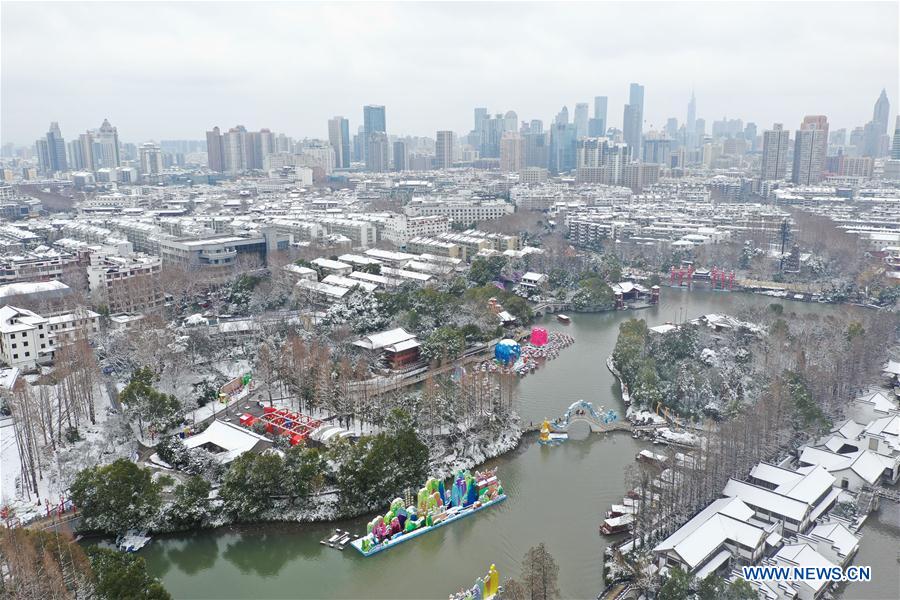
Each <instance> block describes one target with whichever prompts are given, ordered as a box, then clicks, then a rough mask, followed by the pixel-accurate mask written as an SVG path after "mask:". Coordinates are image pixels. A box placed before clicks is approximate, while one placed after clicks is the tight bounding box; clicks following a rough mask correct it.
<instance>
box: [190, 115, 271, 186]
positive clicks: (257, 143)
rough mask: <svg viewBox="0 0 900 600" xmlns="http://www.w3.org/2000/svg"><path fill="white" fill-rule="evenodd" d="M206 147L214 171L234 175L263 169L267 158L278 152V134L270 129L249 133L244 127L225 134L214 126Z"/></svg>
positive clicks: (240, 126) (235, 128)
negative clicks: (276, 135) (276, 150)
mask: <svg viewBox="0 0 900 600" xmlns="http://www.w3.org/2000/svg"><path fill="white" fill-rule="evenodd" d="M206 148H207V156H208V162H209V168H210V170H211V171H216V172H219V173H230V174H235V173H242V172H244V171H252V170H254V169H259V170H261V169H263V168H264V166H265V159H266V157H267V156H269V155H271V154H274V153H275V148H276V146H275V134H274V133H272V132H271V131H270V130H268V129H260V130H259V131H247V128H246V127H244V126H243V125H237V126H235V127H232V128H231V129H229V130H228V131H226V132H225V133H222V132H221V131H220V130H219V128H218V127H213V129H212V130H211V131H207V132H206Z"/></svg>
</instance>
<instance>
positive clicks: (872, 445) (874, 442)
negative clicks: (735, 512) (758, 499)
mask: <svg viewBox="0 0 900 600" xmlns="http://www.w3.org/2000/svg"><path fill="white" fill-rule="evenodd" d="M15 347H16V345H15V344H13V348H15ZM869 450H878V439H877V438H871V437H870V438H869Z"/></svg>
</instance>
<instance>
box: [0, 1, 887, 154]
mask: <svg viewBox="0 0 900 600" xmlns="http://www.w3.org/2000/svg"><path fill="white" fill-rule="evenodd" d="M208 6H209V4H201V5H199V6H195V5H191V4H183V5H171V4H167V3H154V5H153V7H147V6H146V5H144V4H136V3H129V5H128V8H127V9H126V10H124V11H123V10H121V9H120V7H119V6H117V5H111V6H103V5H100V4H91V5H84V4H80V3H71V4H67V5H54V6H53V7H52V8H50V7H48V6H45V5H41V4H30V5H27V6H23V5H16V4H8V3H7V4H4V6H3V16H4V18H3V21H2V34H3V35H2V39H3V42H2V45H3V53H2V66H3V68H2V71H3V75H2V77H3V86H2V123H3V127H2V142H3V143H8V142H13V143H15V144H22V145H30V144H33V143H34V139H35V138H36V137H39V136H41V135H44V134H45V133H46V131H47V126H48V123H50V122H52V121H55V122H58V123H59V127H60V129H61V130H62V134H63V136H64V137H65V138H66V139H67V140H68V139H74V138H75V137H76V136H77V135H78V134H80V133H81V132H84V131H86V130H87V129H89V128H94V127H96V123H97V122H100V121H102V120H103V119H104V118H108V119H109V121H110V122H112V123H114V124H116V126H117V127H118V129H119V131H120V132H121V133H120V136H121V137H122V138H123V139H127V140H130V141H132V142H143V141H146V140H161V139H203V136H204V132H205V131H207V130H208V129H209V128H211V127H212V126H213V125H215V124H217V123H218V124H220V125H222V124H228V125H229V126H230V125H231V124H238V123H239V124H242V125H245V126H246V127H247V129H248V130H256V129H262V128H270V129H272V130H273V131H280V132H285V133H286V134H288V135H291V136H293V137H309V138H318V139H328V130H327V123H328V120H329V119H331V118H332V117H334V116H335V115H341V116H343V117H344V118H346V119H348V120H349V128H350V131H356V130H357V128H358V127H359V126H360V125H362V124H363V118H362V117H363V109H362V107H363V106H364V105H369V104H378V105H384V106H386V108H387V112H388V113H390V116H389V117H388V121H389V123H388V127H387V131H388V133H389V134H391V135H419V136H428V137H434V136H435V133H436V131H438V130H449V131H453V132H455V133H465V132H468V131H469V130H470V129H471V128H472V120H471V114H472V109H473V107H477V106H484V107H487V108H488V113H489V114H496V113H505V112H506V111H509V110H513V111H515V112H516V113H517V115H518V117H519V119H520V121H530V120H532V119H540V120H542V121H544V123H545V125H549V124H550V122H551V121H552V116H553V115H555V114H556V113H557V112H558V111H559V108H560V106H562V105H565V106H567V107H568V108H569V111H570V114H574V109H575V106H576V104H578V103H589V104H590V103H592V102H593V100H594V98H595V96H606V97H608V116H609V117H608V123H607V126H609V127H616V128H619V129H621V128H622V125H623V124H622V121H621V118H622V107H623V106H624V105H625V104H626V103H628V101H629V97H628V96H629V85H630V84H631V83H635V82H636V83H639V84H640V85H642V86H644V88H645V90H646V95H645V98H644V108H643V114H644V118H643V123H642V125H643V127H642V130H643V132H645V133H646V132H647V131H650V130H657V131H661V130H663V129H664V128H665V126H666V120H667V119H668V118H669V117H675V118H677V119H678V121H679V123H683V122H684V121H685V119H686V108H687V103H688V101H689V100H690V97H691V93H692V90H693V92H694V93H695V94H696V97H697V117H698V118H701V117H702V118H704V119H705V120H706V122H707V123H711V122H712V121H713V120H718V119H721V118H722V117H725V116H727V117H729V118H741V119H743V120H744V121H745V122H755V123H756V124H757V126H758V128H759V130H760V131H762V130H764V129H767V128H769V127H771V125H772V123H774V122H783V123H785V125H786V126H787V127H788V128H790V129H795V128H796V127H797V124H799V123H800V122H801V120H802V118H803V117H804V116H805V115H807V114H824V115H827V116H828V119H829V122H830V123H831V124H832V129H840V128H846V129H852V128H853V127H855V126H857V125H861V124H864V123H865V122H867V121H868V120H870V119H871V110H872V108H871V107H872V99H873V98H875V97H877V96H878V94H879V93H880V91H881V90H882V89H886V90H887V95H888V97H889V98H892V99H893V98H897V97H898V94H897V93H896V90H897V88H898V83H897V82H898V76H897V72H898V69H897V68H894V69H890V68H888V69H884V68H883V66H884V64H885V60H888V61H890V60H891V58H889V57H893V61H894V64H895V66H896V64H897V63H896V61H897V59H896V52H894V51H893V50H895V49H896V46H897V32H896V28H895V27H893V24H894V23H896V18H897V6H896V4H891V3H867V4H854V5H853V6H852V7H842V6H841V5H821V6H818V7H817V11H816V15H815V17H814V18H813V21H812V23H814V24H818V25H820V26H819V27H812V26H809V23H807V24H806V25H807V26H805V27H803V28H801V27H798V26H796V25H795V24H796V23H799V22H800V21H799V19H800V18H801V17H802V18H803V19H804V20H805V21H808V20H809V16H808V15H807V14H806V12H805V10H804V5H802V4H801V5H794V4H791V5H787V6H783V5H779V9H778V10H779V14H780V15H782V16H785V17H790V18H785V19H774V20H771V21H767V20H766V19H767V15H769V13H770V12H771V11H770V10H769V9H770V8H771V6H772V5H771V4H769V5H768V6H762V5H759V4H752V3H748V4H745V5H744V8H745V9H746V10H745V11H742V15H741V20H740V23H738V22H734V25H735V26H738V25H740V27H741V28H742V29H744V30H746V31H751V30H752V29H753V27H761V26H762V25H763V24H766V25H767V29H766V30H765V31H766V34H765V36H764V37H763V38H760V39H757V40H756V41H755V42H754V41H753V40H752V39H751V40H744V39H743V38H740V36H738V38H735V36H734V35H732V34H731V33H718V34H717V33H713V32H711V31H707V30H708V29H710V30H711V29H715V27H710V24H718V25H721V26H723V27H725V28H726V30H727V24H728V20H727V19H729V18H730V19H734V11H733V10H731V9H729V8H727V7H725V8H724V10H720V9H719V8H718V7H716V6H709V7H704V11H705V12H708V14H705V15H704V17H705V19H704V24H700V23H696V22H694V21H695V20H696V19H693V18H689V17H687V16H685V15H692V14H693V13H692V11H684V10H683V7H682V9H681V10H675V8H676V7H675V6H674V5H672V6H671V7H668V6H667V5H661V6H660V7H659V10H658V11H656V10H654V11H653V16H650V17H648V16H647V15H648V11H646V10H643V9H641V8H640V7H637V8H632V7H628V6H623V5H621V4H616V3H602V4H599V5H593V4H591V5H588V4H575V5H571V9H572V10H577V11H579V12H580V13H583V14H584V15H597V17H598V18H601V17H602V18H603V19H604V20H611V21H616V20H627V19H628V18H629V16H632V15H633V16H637V15H638V14H641V15H642V18H641V27H640V28H638V29H633V28H624V29H630V34H631V35H639V37H643V38H644V39H645V42H646V43H644V42H642V43H640V44H639V48H637V49H634V48H631V49H622V48H620V46H621V40H622V39H623V38H622V36H623V35H625V34H624V33H623V32H620V31H618V29H621V28H611V30H610V31H605V32H604V35H603V36H602V39H599V38H596V36H595V37H594V39H592V40H591V41H592V44H585V43H584V42H582V41H579V39H578V38H580V37H582V36H579V35H577V33H578V32H579V31H580V28H582V27H585V26H586V25H589V24H590V22H591V21H592V19H591V18H586V19H571V18H570V17H567V14H568V15H570V14H571V13H566V12H565V11H563V14H562V15H558V14H554V11H552V10H550V9H549V8H548V7H542V6H520V5H513V4H508V5H503V6H502V7H496V6H492V5H485V6H484V7H482V8H483V10H484V11H485V17H486V18H485V20H484V22H485V23H487V22H489V21H490V19H488V18H487V17H488V16H490V15H491V14H493V13H500V14H502V15H504V16H503V18H504V19H505V20H506V21H507V23H508V24H509V26H510V30H511V31H516V30H520V31H522V32H523V34H524V33H527V32H528V31H540V32H541V35H542V36H543V37H542V44H541V46H540V47H538V46H534V45H529V44H528V39H527V38H528V36H527V35H522V36H520V37H521V39H519V38H515V39H512V40H504V41H509V42H510V43H508V44H506V45H505V46H504V47H503V48H502V49H501V50H500V51H498V52H496V53H489V52H481V51H480V50H484V49H485V46H484V44H485V43H486V42H485V41H484V40H482V41H480V42H479V41H478V40H476V39H474V38H477V37H479V36H482V37H484V36H487V37H488V38H490V34H489V33H488V32H489V30H488V29H486V28H484V27H482V26H481V25H476V26H474V27H472V28H470V30H463V29H459V30H455V29H453V26H454V24H456V23H461V22H462V20H461V19H460V20H457V18H456V17H454V16H453V10H458V8H456V9H447V8H446V7H443V6H441V5H413V4H410V5H402V6H398V5H393V4H375V5H364V6H362V5H361V6H351V5H348V4H342V5H319V4H304V5H299V6H298V5H283V4H282V5H270V4H263V5H261V6H259V5H255V8H254V11H252V13H253V14H252V15H251V16H249V22H248V20H247V19H246V18H242V20H241V21H240V22H242V24H243V25H246V26H247V27H248V28H252V27H256V28H258V29H260V30H265V31H266V32H267V33H266V35H264V36H263V35H261V36H259V37H258V38H253V48H254V51H253V52H247V51H244V52H243V53H240V52H238V50H239V49H240V48H236V47H235V44H234V43H232V42H233V41H234V40H235V39H236V37H237V36H238V35H240V34H241V32H239V31H236V30H234V28H233V26H231V23H233V22H238V21H236V20H231V19H230V18H229V15H232V13H233V11H241V10H242V8H243V7H242V5H241V4H239V3H233V4H231V3H229V4H224V5H222V10H216V11H208V10H205V8H207V7H208ZM805 6H808V5H805ZM707 8H708V11H707ZM480 10H481V9H480ZM638 11H641V12H638ZM744 13H746V14H744ZM126 14H127V15H128V16H129V20H135V16H134V15H135V14H138V15H139V16H140V19H139V20H141V21H142V22H145V23H151V24H156V25H158V27H156V28H154V27H148V28H147V29H148V30H151V29H152V30H153V33H152V34H151V33H141V34H134V32H132V31H130V29H129V28H128V27H124V26H123V27H122V28H117V27H116V25H117V24H118V23H120V22H122V20H123V17H124V16H125V15H126ZM242 15H243V16H244V17H247V14H246V12H242ZM313 15H314V16H315V17H316V18H315V19H310V18H309V17H310V16H313ZM769 16H770V15H769ZM45 17H46V18H45ZM100 18H102V19H103V20H104V23H107V24H108V25H109V27H108V33H107V31H105V32H104V36H102V37H100V38H95V39H93V41H92V44H90V45H88V46H89V48H88V50H90V55H88V54H85V55H83V56H82V55H81V54H80V52H82V50H81V48H77V46H78V44H75V43H74V41H71V40H73V39H74V38H73V36H77V35H78V32H79V31H83V30H84V28H86V27H88V26H89V25H90V24H91V23H94V24H95V23H96V21H97V19H100ZM421 19H428V20H429V22H434V23H441V27H442V28H445V29H447V30H448V33H450V32H452V33H450V35H449V40H448V41H447V42H444V41H442V42H441V44H445V43H446V44H449V46H448V47H447V48H444V50H446V51H447V52H449V54H448V55H447V56H449V57H452V58H453V60H450V59H449V58H438V59H436V58H435V56H436V53H431V52H429V53H422V56H417V54H418V53H415V52H412V53H408V54H406V55H404V57H405V58H404V60H402V61H398V60H397V59H396V58H395V57H396V54H393V57H392V56H391V54H392V53H393V51H394V50H395V46H394V44H395V42H394V40H395V37H396V35H397V34H399V33H400V32H404V36H403V40H404V41H405V42H406V43H407V44H410V45H411V47H415V45H416V44H417V43H418V42H417V41H416V40H418V39H419V36H421V35H423V34H422V33H420V32H417V31H414V29H415V28H410V27H409V23H410V22H411V20H421ZM560 19H562V20H563V21H565V22H567V23H568V25H567V27H568V28H569V30H568V31H566V35H559V34H557V33H555V31H556V30H558V29H559V28H554V24H555V23H558V22H559V21H560ZM566 19H568V20H566ZM792 19H793V20H792ZM307 21H308V22H317V23H318V25H319V26H318V28H317V31H308V30H307V29H306V26H305V25H304V23H305V22H307ZM785 21H786V22H787V24H785ZM32 23H40V24H41V26H42V30H41V31H42V32H43V31H44V30H46V36H47V37H49V38H52V39H54V40H55V42H54V47H59V46H62V47H67V48H71V49H72V52H73V53H74V54H75V55H76V56H73V57H71V58H72V60H71V61H66V64H65V66H66V68H65V69H62V68H61V67H62V64H61V63H59V64H57V63H58V61H56V63H54V60H53V56H52V54H54V53H50V52H49V51H48V50H49V49H48V50H43V49H42V48H37V49H35V47H34V45H33V44H31V43H30V42H29V41H28V40H29V39H33V37H34V36H35V35H36V30H35V29H34V28H33V27H32V25H31V24H32ZM323 23H324V25H323ZM372 24H374V25H376V26H375V27H370V25H372ZM298 28H299V29H298ZM673 28H674V29H677V30H678V31H679V32H681V33H683V34H684V35H681V34H680V35H679V39H690V40H693V42H692V43H690V44H684V43H680V44H679V45H677V46H676V45H673V44H671V43H669V42H667V43H662V41H660V42H655V41H654V38H657V37H660V36H661V35H662V34H663V33H665V32H666V31H670V30H672V29H673ZM319 30H321V31H319ZM375 30H377V31H375ZM241 31H244V30H241ZM835 31H837V32H840V33H839V34H836V33H834V32H835ZM289 32H292V35H291V36H288V35H287V34H288V33H289ZM299 34H302V35H299ZM42 35H43V34H42ZM329 35H331V36H337V38H336V39H337V40H342V39H349V38H351V37H352V38H353V40H352V43H351V44H349V45H348V46H347V47H344V46H342V47H341V48H339V49H337V50H336V51H335V52H333V53H331V54H330V55H329V56H327V57H323V56H324V55H323V53H322V52H321V51H317V50H315V46H316V44H320V43H321V44H324V43H325V39H326V38H328V36H329ZM424 35H426V36H427V35H428V32H427V31H426V32H425V34H424ZM785 36H787V37H785ZM822 36H844V37H846V38H847V39H850V38H853V39H854V52H853V53H852V59H851V58H849V57H848V58H844V56H843V55H844V53H835V54H834V55H833V56H831V57H829V69H830V72H831V77H829V78H827V79H823V78H821V77H819V76H818V74H819V72H820V71H819V70H818V68H817V67H816V61H819V62H820V61H821V55H820V53H819V52H812V51H811V50H810V51H805V50H804V48H805V47H810V48H818V47H820V45H821V43H823V42H822V39H821V37H822ZM854 36H855V37H854ZM181 37H185V39H190V40H192V44H193V46H191V45H189V46H186V47H187V48H188V51H184V50H175V49H171V48H169V45H167V42H169V41H177V40H179V39H181ZM662 37H663V38H665V37H666V36H662ZM749 37H750V38H753V37H754V36H749ZM213 38H215V41H213ZM296 38H303V39H304V41H302V42H300V41H296ZM668 39H671V38H668ZM836 39H839V38H836ZM804 40H809V42H810V43H805V42H804ZM813 40H818V42H815V41H813ZM204 41H209V42H210V43H209V44H208V45H207V47H208V48H212V47H217V48H218V49H219V50H220V51H221V53H222V56H219V57H215V58H214V57H212V56H211V54H210V52H209V51H208V50H204V51H202V52H201V51H198V52H191V51H190V48H191V47H194V46H196V47H199V46H200V45H202V44H203V42H204ZM651 41H652V42H653V43H650V42H651ZM338 45H340V44H333V45H332V44H329V47H331V48H336V47H337V46H338ZM149 46H155V47H156V51H155V52H153V51H150V49H149ZM237 46H240V44H237ZM401 46H402V44H401ZM178 47H179V48H181V46H178ZM323 47H324V46H323ZM114 48H117V49H116V50H115V51H114ZM121 48H124V49H125V51H121V50H119V49H121ZM442 48H443V46H442ZM454 48H455V50H454ZM129 49H130V50H129ZM306 51H308V53H306V54H304V52H306ZM788 52H789V53H790V54H789V56H790V58H791V60H790V61H788V63H787V64H784V63H785V61H784V60H783V57H784V55H785V54H786V53H788ZM747 53H753V54H752V56H753V59H754V60H753V61H746V60H745V62H744V63H741V62H739V60H740V56H744V57H745V58H746V56H747ZM779 53H780V54H779ZM283 55H287V56H289V57H290V58H289V59H286V58H283V57H282V56H283ZM96 56H103V62H104V68H103V69H98V68H96V66H97V65H96V64H95V63H96V59H95V58H92V57H96ZM302 56H310V57H315V60H309V61H307V62H304V61H302V60H299V61H298V60H297V57H302ZM886 57H888V58H886ZM388 58H390V60H387V59H388ZM381 59H384V60H381ZM379 61H380V62H379ZM289 63H290V64H289ZM449 63H453V64H449ZM751 63H752V64H751ZM222 65H224V66H222ZM561 65H564V66H565V69H561V68H560V66H561ZM370 67H371V68H370ZM276 71H281V72H282V73H281V74H280V75H279V74H276V73H275V72H276ZM283 72H289V73H293V74H295V77H293V78H290V77H289V78H285V77H284V75H283ZM497 73H501V74H503V75H504V76H501V77H497V76H496V74H497ZM594 73H597V75H593V74H594ZM701 73H702V75H703V77H702V78H701V77H700V76H699V75H700V74H701ZM438 74H440V78H439V79H440V81H438V80H437V79H436V78H437V75H438ZM526 74H527V75H528V76H526ZM738 75H739V76H738ZM263 90H266V91H267V93H265V92H264V91H263ZM310 90H312V91H314V92H315V93H309V91H310ZM304 92H305V93H304ZM895 104H896V103H895ZM154 115H156V116H154ZM895 115H896V108H894V107H892V113H891V115H889V119H888V121H889V122H893V119H894V116H895Z"/></svg>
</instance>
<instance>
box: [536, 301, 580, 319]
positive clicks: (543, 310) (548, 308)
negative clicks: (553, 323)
mask: <svg viewBox="0 0 900 600" xmlns="http://www.w3.org/2000/svg"><path fill="white" fill-rule="evenodd" d="M571 309H572V304H571V303H569V302H541V303H540V304H537V305H535V306H533V307H532V309H531V311H532V312H533V313H534V316H536V317H542V316H544V315H549V314H551V313H558V312H561V311H564V310H571Z"/></svg>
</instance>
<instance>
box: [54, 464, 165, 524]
mask: <svg viewBox="0 0 900 600" xmlns="http://www.w3.org/2000/svg"><path fill="white" fill-rule="evenodd" d="M70 493H71V496H72V501H73V502H74V503H75V505H76V506H77V507H78V508H79V511H80V512H81V516H82V524H83V526H84V528H85V529H94V530H99V531H104V532H107V533H117V534H118V533H124V532H125V531H127V530H129V529H140V528H143V527H146V526H147V524H148V523H149V522H150V521H151V520H152V519H153V517H155V516H156V514H157V511H158V510H159V507H160V504H161V499H160V485H159V484H158V483H156V482H154V481H153V478H152V472H151V471H150V469H143V468H141V467H139V466H137V465H136V464H134V463H133V462H131V461H130V460H126V459H124V458H120V459H119V460H117V461H115V462H113V463H112V464H109V465H105V466H98V467H88V468H87V469H84V470H82V471H80V472H79V473H78V474H77V475H76V476H75V481H74V483H73V484H72V487H71V489H70Z"/></svg>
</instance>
